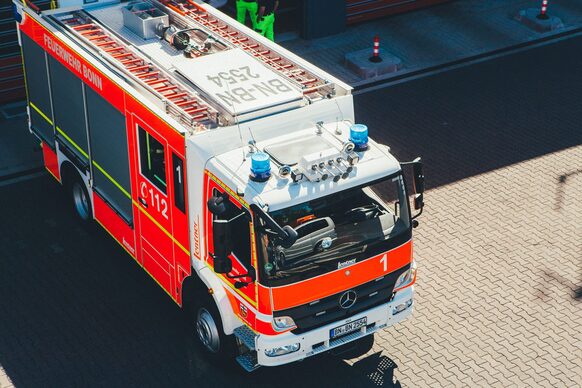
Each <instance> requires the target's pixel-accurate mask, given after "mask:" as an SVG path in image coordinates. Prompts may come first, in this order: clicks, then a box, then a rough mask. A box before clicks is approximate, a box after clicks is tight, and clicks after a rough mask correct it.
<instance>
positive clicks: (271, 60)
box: [158, 0, 333, 97]
mask: <svg viewBox="0 0 582 388" xmlns="http://www.w3.org/2000/svg"><path fill="white" fill-rule="evenodd" d="M158 1H159V2H160V3H161V4H163V5H165V6H166V7H168V8H170V9H171V10H173V11H174V12H176V13H178V14H180V15H182V16H185V17H188V18H189V19H190V20H193V21H194V22H196V23H198V24H200V25H202V26H204V27H206V28H207V29H208V30H210V31H211V32H213V33H215V34H217V35H218V36H220V37H222V38H223V39H225V40H226V41H228V42H230V43H231V44H233V45H234V46H236V47H240V48H242V49H243V50H244V51H246V52H248V53H250V54H251V55H253V56H254V57H255V58H257V59H259V60H261V61H262V62H263V63H265V64H266V65H268V66H269V67H271V68H273V69H274V70H275V71H277V72H278V73H279V74H281V75H283V76H284V77H285V78H287V79H288V80H290V81H291V82H293V83H294V84H296V85H297V86H299V88H300V89H301V90H302V91H303V94H304V95H305V96H317V95H319V97H327V96H328V95H329V94H333V85H332V84H330V83H329V82H328V81H327V80H323V79H320V78H318V77H317V76H315V75H314V74H312V73H311V72H309V71H308V70H306V69H304V68H301V67H299V66H298V65H297V64H296V63H293V62H292V61H290V60H288V59H286V58H284V57H283V56H281V55H279V54H278V53H276V52H273V51H272V50H271V49H269V48H268V47H266V46H264V45H263V44H261V43H259V42H258V41H256V40H254V39H253V38H251V37H250V36H249V35H247V34H245V33H243V32H242V31H240V30H238V29H236V28H234V27H233V26H230V25H229V24H227V23H225V22H223V21H221V20H220V19H218V18H216V17H214V16H212V15H210V14H209V13H208V12H207V11H206V10H205V9H204V8H203V7H202V6H200V5H199V4H196V3H194V2H193V1H191V0H158Z"/></svg>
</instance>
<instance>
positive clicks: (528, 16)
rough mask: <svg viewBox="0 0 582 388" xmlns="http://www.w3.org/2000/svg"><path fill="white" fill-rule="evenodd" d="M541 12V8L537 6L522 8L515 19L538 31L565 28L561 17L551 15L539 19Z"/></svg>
mask: <svg viewBox="0 0 582 388" xmlns="http://www.w3.org/2000/svg"><path fill="white" fill-rule="evenodd" d="M539 14H540V10H539V9H537V8H528V9H522V10H520V11H519V12H518V13H517V14H516V15H515V16H514V19H515V20H517V21H518V22H520V23H521V24H523V25H525V26H526V27H528V28H530V29H532V30H534V31H537V32H548V31H555V30H558V29H560V28H564V23H562V20H561V19H560V18H559V17H556V16H549V17H548V19H538V15H539Z"/></svg>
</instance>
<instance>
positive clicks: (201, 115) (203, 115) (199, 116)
mask: <svg viewBox="0 0 582 388" xmlns="http://www.w3.org/2000/svg"><path fill="white" fill-rule="evenodd" d="M205 117H206V114H199V115H196V116H192V120H198V119H203V118H205Z"/></svg>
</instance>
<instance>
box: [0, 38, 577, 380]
mask: <svg viewBox="0 0 582 388" xmlns="http://www.w3.org/2000/svg"><path fill="white" fill-rule="evenodd" d="M580 52H582V39H581V38H577V39H570V40H567V41H563V42H560V43H557V44H553V45H551V46H546V47H543V48H538V49H535V50H531V51H528V52H522V53H519V54H515V55H512V56H510V57H505V58H501V59H497V60H495V61H490V62H485V63H481V64H478V65H473V66H471V67H466V68H462V69H457V70H454V71H451V72H447V73H443V74H440V75H438V76H433V77H430V78H424V79H421V80H416V81H412V82H409V83H405V84H400V85H397V86H394V87H391V88H387V89H383V90H379V91H376V92H374V93H367V94H363V95H360V96H357V97H356V112H358V120H359V121H362V122H366V123H368V124H369V127H370V131H371V133H372V135H373V136H374V137H376V138H377V139H379V140H381V141H382V142H383V143H385V144H389V145H390V146H391V147H392V150H393V152H394V153H395V154H396V155H397V157H399V159H401V160H409V159H412V158H413V157H414V156H416V155H418V154H420V155H422V156H423V157H424V160H425V162H426V175H427V185H428V191H427V195H426V203H427V208H426V211H425V214H423V216H422V218H421V219H420V221H421V225H420V227H419V228H418V229H416V234H415V236H416V237H415V238H416V246H415V253H416V257H417V260H418V264H419V273H418V282H417V286H416V290H417V298H416V311H415V314H414V316H413V318H412V319H411V320H409V321H406V322H404V323H402V324H400V325H398V326H396V327H394V328H390V329H388V330H385V331H383V332H382V333H380V335H378V336H377V337H376V344H375V346H374V349H373V350H372V351H371V352H370V353H369V354H368V355H366V356H365V357H362V358H360V359H357V360H351V361H349V362H344V361H342V360H338V359H336V358H333V357H329V356H323V357H316V358H313V359H309V360H306V361H304V362H302V363H296V364H292V365H288V366H284V367H281V368H270V369H267V368H264V369H260V370H258V371H257V373H255V374H252V375H246V374H244V373H242V372H241V371H240V370H239V369H237V368H236V367H235V366H233V365H230V364H229V365H221V364H218V363H216V362H211V361H210V360H209V359H208V358H205V357H204V355H203V353H202V352H201V351H200V350H199V349H197V348H196V347H194V346H193V345H192V342H191V341H190V340H189V336H188V334H189V333H191V328H190V327H189V326H187V325H186V324H185V323H184V321H183V320H182V319H181V316H180V313H179V311H178V309H177V308H176V307H175V306H174V304H173V302H171V301H170V300H169V298H168V297H167V296H166V295H165V294H164V293H163V292H162V291H161V290H159V288H158V286H157V285H155V283H154V282H153V281H151V280H150V279H149V278H148V277H147V275H146V274H145V273H143V271H142V270H141V269H139V268H138V267H137V265H136V264H135V263H134V262H133V261H132V260H131V259H130V258H129V257H128V256H127V255H126V254H125V253H124V252H123V251H122V250H121V249H120V248H119V247H118V246H117V245H116V243H114V242H113V241H112V240H111V238H110V237H109V236H107V235H106V234H105V233H104V232H102V231H99V230H98V229H86V228H83V227H80V226H79V225H78V224H76V223H75V221H74V219H73V217H72V215H71V212H70V210H71V209H70V208H69V205H68V203H67V198H66V197H65V196H64V195H63V193H62V192H61V191H60V189H59V188H58V186H57V185H56V183H54V182H53V181H52V179H51V178H50V177H49V176H48V175H45V176H42V177H40V178H36V179H32V180H29V181H22V182H19V183H16V184H13V185H9V186H2V187H0V204H1V205H2V207H1V210H0V211H1V213H0V214H1V222H0V249H1V252H0V387H2V388H4V387H12V386H16V387H36V386H55V387H68V386H108V387H110V386H123V387H127V386H139V387H143V386H156V387H160V386H196V387H206V386H208V387H214V386H253V387H256V386H274V385H277V386H317V387H322V386H336V387H343V386H349V387H360V386H386V387H398V386H406V387H435V386H443V387H451V386H461V387H462V386H470V387H491V386H498V387H508V386H515V387H538V386H551V387H557V386H558V387H562V386H563V387H580V386H581V385H582V384H581V382H582V298H580V295H579V294H577V291H578V290H579V289H580V287H582V223H581V222H580V220H581V219H582V203H581V202H580V192H582V131H581V123H582V110H581V109H580V101H582V86H581V85H582V72H580V71H579V69H580V68H582V55H580V54H579V53H580ZM577 53H578V54H577ZM558 59H559V60H558ZM541 74H543V75H545V76H546V78H545V79H544V78H542V77H540V75H541ZM0 186H1V185H0Z"/></svg>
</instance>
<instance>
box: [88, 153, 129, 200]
mask: <svg viewBox="0 0 582 388" xmlns="http://www.w3.org/2000/svg"><path fill="white" fill-rule="evenodd" d="M93 165H94V166H95V167H97V169H98V170H99V171H101V173H102V174H103V175H105V176H106V177H107V179H109V180H110V181H111V183H113V184H114V185H115V186H117V188H118V189H119V190H121V192H122V193H123V194H125V196H126V197H127V198H129V199H131V194H129V193H128V192H127V191H126V190H125V189H124V188H123V187H122V186H121V185H120V184H119V183H117V181H116V180H115V179H113V177H111V175H109V174H108V173H107V171H105V170H104V169H103V167H101V166H100V165H99V164H98V163H97V162H96V161H94V160H93Z"/></svg>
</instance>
